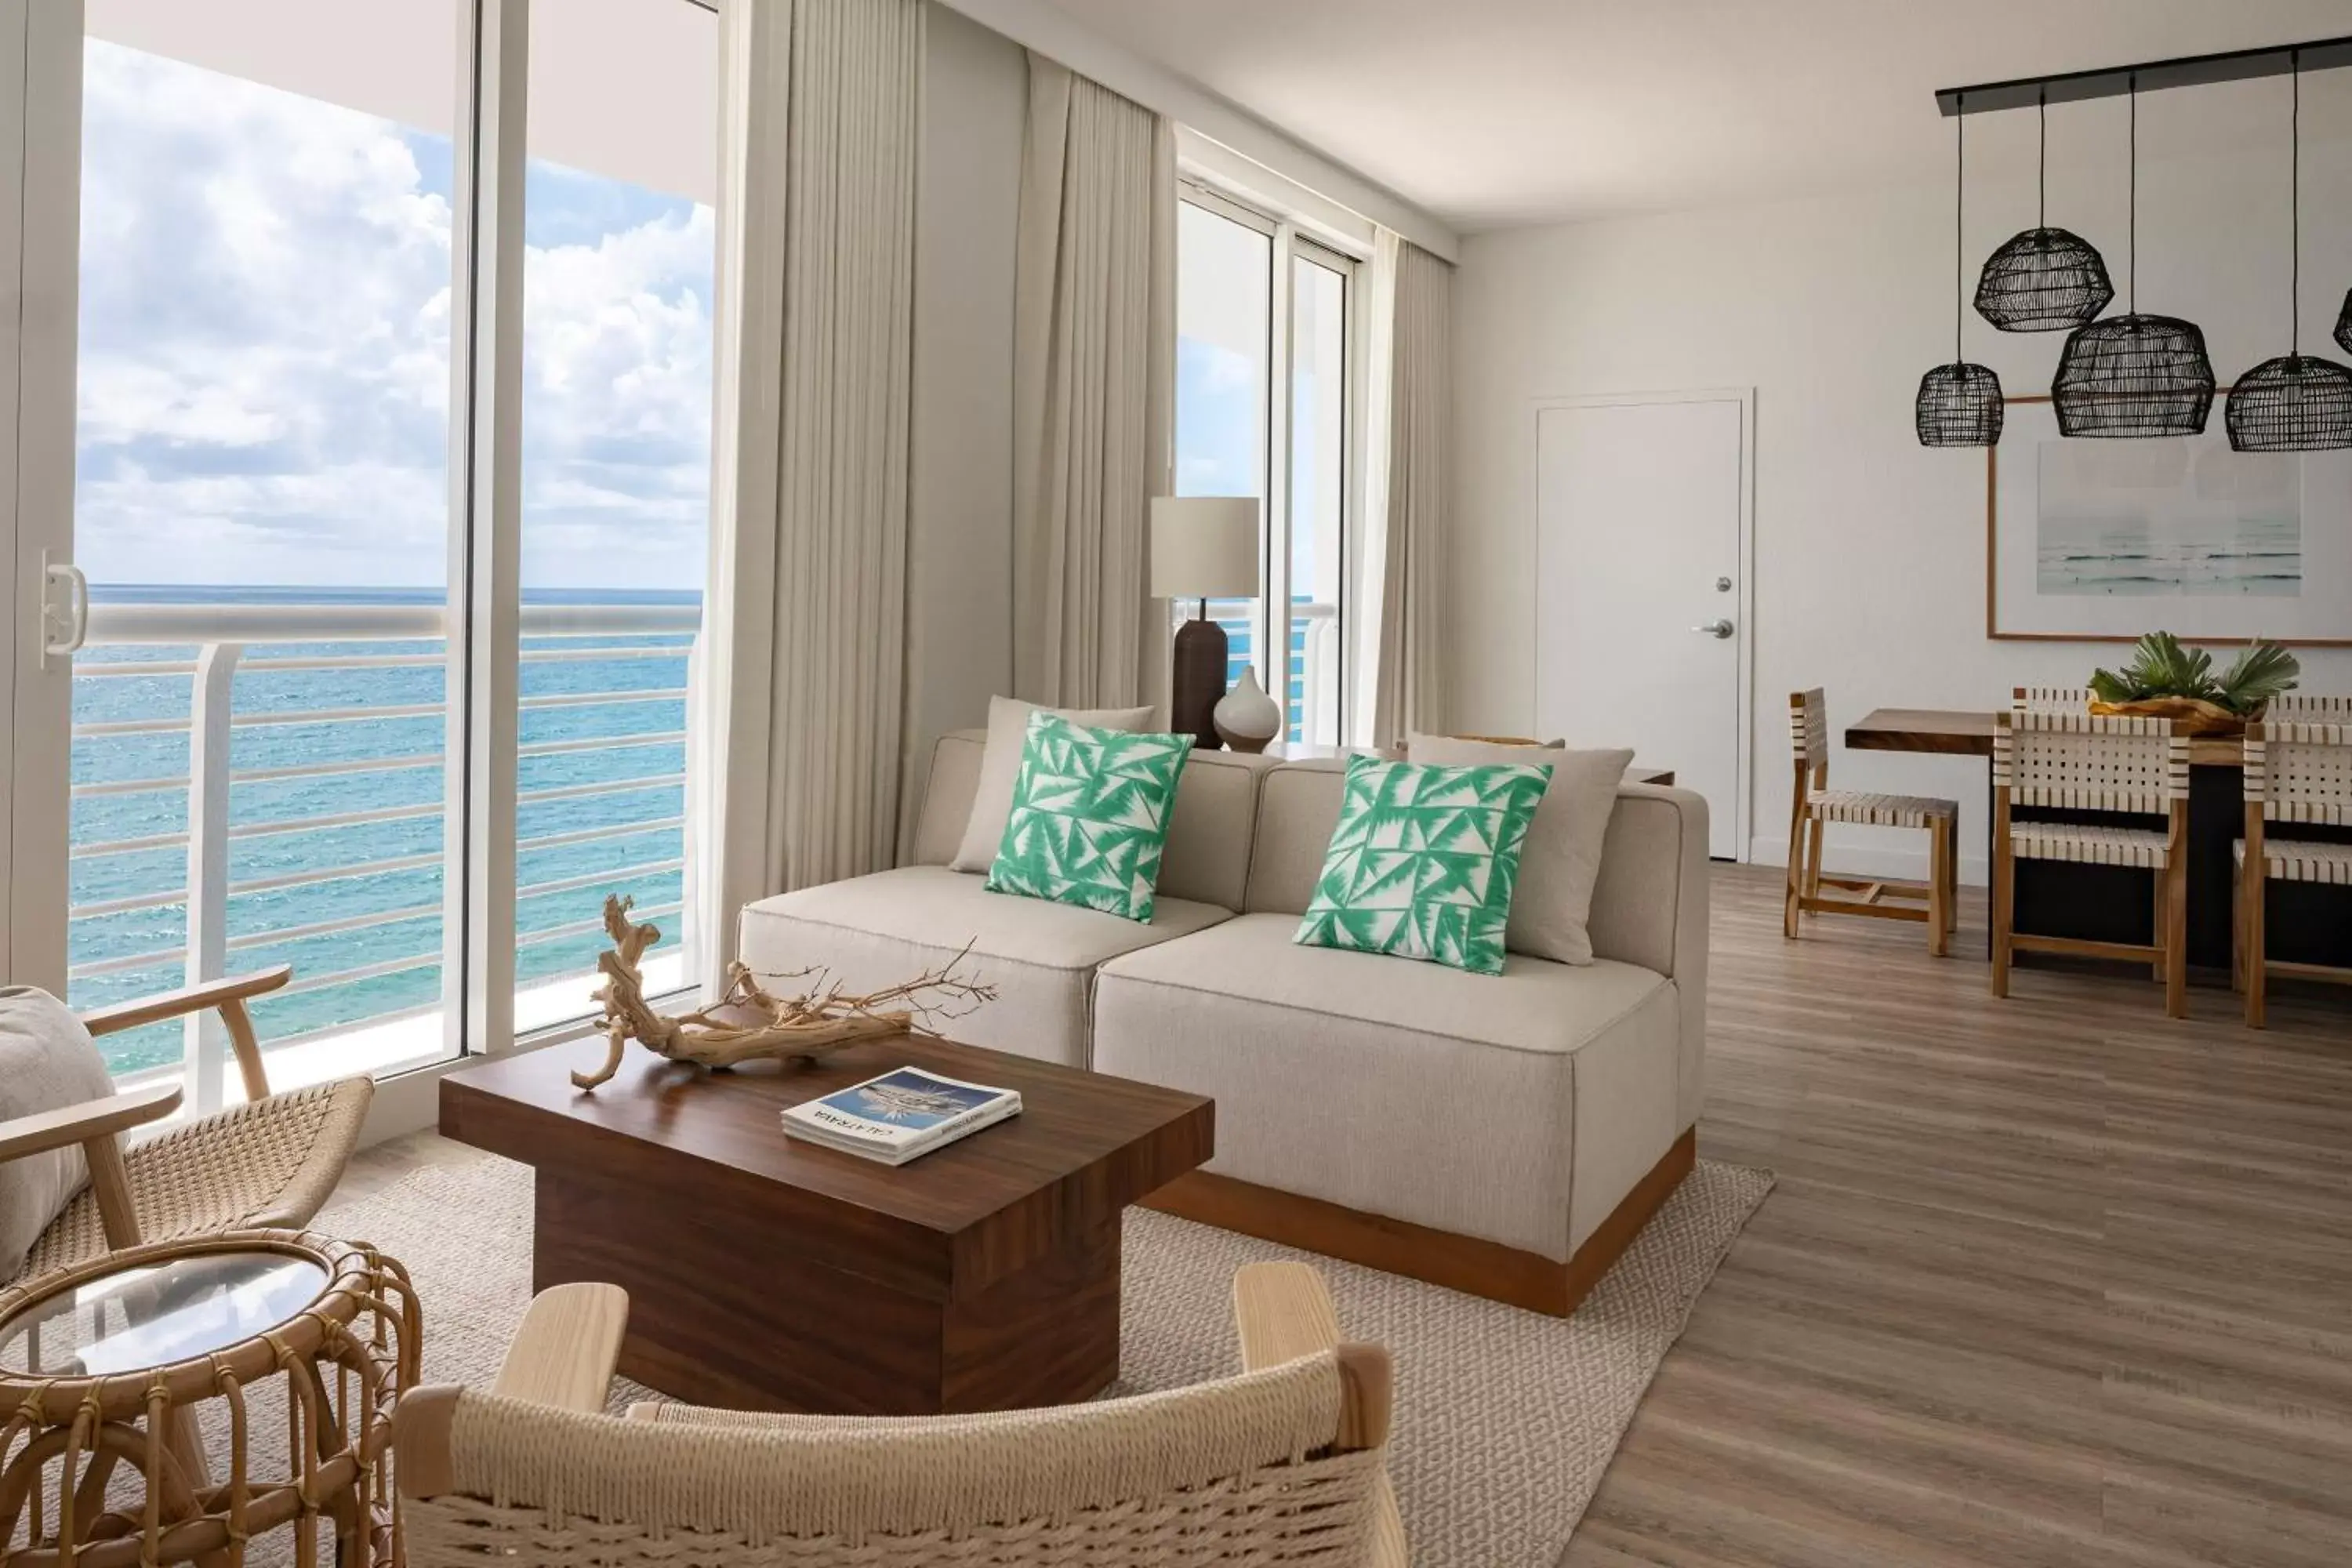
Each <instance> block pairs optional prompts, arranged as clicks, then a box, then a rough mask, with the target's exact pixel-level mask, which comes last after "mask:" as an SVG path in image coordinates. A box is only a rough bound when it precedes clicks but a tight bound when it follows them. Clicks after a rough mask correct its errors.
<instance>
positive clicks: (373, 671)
mask: <svg viewBox="0 0 2352 1568" xmlns="http://www.w3.org/2000/svg"><path fill="white" fill-rule="evenodd" d="M92 598H93V601H94V602H96V603H98V604H100V605H105V604H110V603H112V604H121V603H144V604H156V603H202V604H224V605H226V604H236V605H250V604H304V605H318V604H336V605H426V604H436V603H439V602H441V595H439V594H438V593H436V592H433V591H428V590H401V589H340V590H319V589H310V588H304V589H285V588H194V589H181V588H173V589H152V588H127V587H112V588H110V587H104V586H94V587H93V589H92ZM526 599H527V600H528V601H529V602H531V603H561V604H572V605H648V604H656V605H696V606H698V605H699V603H700V595H697V594H692V593H685V594H674V593H650V592H647V593H628V592H612V593H562V594H538V593H527V594H526ZM691 641H692V638H691V637H688V636H686V635H676V636H669V635H664V636H613V637H595V638H577V637H563V638H526V639H525V640H524V648H525V650H526V652H529V651H530V650H532V649H536V648H551V647H562V648H567V649H584V650H590V656H589V657H585V658H565V659H560V660H544V661H541V660H530V659H527V660H526V661H525V662H524V664H523V665H522V669H521V684H522V691H523V694H524V695H525V696H526V697H531V696H541V695H558V694H566V693H572V694H582V695H590V694H600V693H612V694H614V696H613V700H609V701H593V702H585V703H582V704H578V705H565V706H558V707H551V708H539V709H526V710H524V711H523V713H522V716H521V720H520V729H521V740H522V743H523V744H524V745H525V746H530V745H533V744H537V743H541V742H596V741H613V742H625V741H626V740H627V739H629V738H630V737H632V736H643V735H659V734H667V733H675V732H677V731H683V730H684V729H685V727H686V711H685V704H684V702H683V700H680V699H677V698H652V699H646V698H639V699H635V700H632V699H631V698H630V695H629V694H631V693H635V692H662V691H671V690H676V689H681V688H683V687H684V686H685V685H686V679H687V656H688V646H689V644H690V643H691ZM648 648H651V649H659V650H662V651H661V652H658V653H656V654H653V655H650V656H646V655H642V654H635V653H629V652H625V651H623V650H632V649H648ZM673 650H674V651H673ZM196 651H197V650H196V649H195V648H194V647H188V646H181V647H154V646H143V645H128V646H92V647H88V648H86V649H85V650H84V651H83V652H82V653H81V654H79V655H78V656H77V658H76V670H77V679H75V682H74V719H75V722H76V723H77V724H78V725H79V724H98V723H110V722H121V721H136V720H154V719H177V720H184V719H186V718H187V717H188V715H189V709H190V702H191V696H192V687H193V680H194V678H193V677H192V676H190V675H188V674H185V673H180V674H172V673H163V672H159V673H157V674H154V675H152V676H149V675H126V676H104V677H91V676H89V675H88V674H87V673H85V672H87V671H88V670H89V669H90V668H93V667H95V666H98V665H101V664H103V665H107V666H110V667H115V668H120V667H121V666H122V665H126V664H129V665H142V664H152V665H159V666H160V665H169V664H172V663H175V662H185V661H188V660H190V659H193V658H194V657H195V656H196ZM444 651H445V650H444V648H443V647H442V645H441V643H440V642H438V641H437V640H435V641H424V640H417V641H406V642H389V641H380V640H362V641H351V642H320V643H302V644H253V645H249V646H248V647H247V648H246V650H245V655H244V658H245V659H246V660H248V661H250V660H261V659H268V658H314V657H326V656H347V655H348V656H360V657H372V656H383V655H393V654H408V655H428V656H433V657H434V662H432V663H430V664H425V665H415V666H392V667H383V666H362V667H359V668H328V669H271V668H267V667H255V666H253V665H251V664H247V663H241V664H240V666H239V668H238V670H237V673H236V677H235V680H234V684H233V688H232V711H233V712H234V713H235V714H236V715H237V716H239V717H248V716H251V715H256V714H262V713H268V712H291V711H298V710H319V709H338V710H341V709H358V710H367V709H383V708H398V707H404V706H412V705H416V704H425V703H437V702H440V701H442V700H443V699H444V697H445V691H444V680H445V679H446V677H445V670H444V667H443V665H442V664H441V662H439V656H441V655H442V654H443V653H444ZM597 654H602V655H604V657H602V658H598V657H595V655H597ZM445 730H446V720H445V719H444V717H443V715H441V714H439V713H432V714H422V715H411V716H405V717H401V716H393V717H383V718H375V717H368V716H364V715H362V716H353V717H346V718H339V719H332V720H326V721H310V722H296V723H278V724H250V725H244V726H240V727H238V728H237V729H236V731H234V735H233V739H232V742H231V749H230V756H231V766H232V767H233V768H234V769H235V770H236V772H237V773H241V774H242V773H251V772H257V771H266V770H270V769H276V768H283V767H289V766H295V765H301V764H311V763H342V762H362V761H375V760H385V759H396V760H399V761H400V762H401V763H402V764H403V765H402V766H400V767H398V768H397V769H394V770H391V771H382V772H369V773H329V774H325V775H321V776H314V777H308V778H299V779H288V780H268V779H243V780H240V781H238V782H236V783H234V784H232V786H231V789H230V800H229V822H230V831H231V835H232V837H231V839H230V853H229V877H230V884H231V892H230V897H229V903H228V934H229V938H230V940H231V941H232V942H237V941H239V940H240V939H250V940H249V942H248V945H245V946H241V947H238V948H236V949H234V950H233V951H232V952H231V953H230V955H229V963H230V968H231V969H232V971H235V970H240V969H251V968H258V967H262V966H264V965H268V964H272V963H292V964H293V965H294V966H295V978H296V980H297V981H298V983H299V982H300V981H302V980H303V979H305V978H316V977H323V976H327V975H330V974H334V973H341V972H344V971H348V970H354V969H362V968H373V967H375V966H379V965H383V966H391V965H400V966H401V967H397V968H394V970H393V971H392V972H391V973H377V974H371V975H367V976H363V977H357V978H353V979H351V980H348V981H344V982H342V983H340V984H331V985H327V986H324V987H322V988H320V989H317V990H310V991H305V992H302V993H300V994H296V995H291V996H278V997H269V998H264V999H263V1000H262V1001H261V1002H259V1003H258V1004H257V1006H256V1008H255V1015H254V1016H255V1023H256V1026H257V1028H258V1030H259V1032H260V1033H261V1035H262V1037H263V1038H264V1040H265V1042H272V1041H284V1040H288V1039H290V1038H293V1037H298V1036H304V1035H309V1034H311V1033H314V1032H317V1031H320V1030H326V1029H331V1028H334V1027H337V1026H348V1025H353V1024H358V1023H362V1022H364V1021H367V1020H371V1019H377V1018H382V1017H386V1016H394V1015H398V1014H403V1013H408V1012H414V1011H417V1010H421V1009H425V1008H429V1007H432V1006H434V1005H436V1004H437V1003H438V1001H439V999H440V995H441V988H442V974H441V963H440V956H441V942H442V919H441V909H440V904H441V898H442V891H443V868H442V866H441V865H440V863H439V859H438V857H439V854H440V851H441V849H442V834H443V820H442V810H441V807H442V802H443V796H444V792H445V790H446V781H445V776H444V769H443V763H444V760H445V750H446V732H445ZM685 767H686V758H685V748H684V747H683V745H682V744H679V743H677V742H662V743H656V744H649V745H638V746H622V745H617V744H616V745H614V746H612V747H605V746H599V745H593V744H592V745H588V746H585V747H583V748H582V749H578V750H568V751H562V752H554V753H551V754H548V755H542V756H526V757H524V758H522V759H521V760H520V763H519V770H520V777H519V784H518V788H519V790H520V791H521V792H524V793H529V792H530V791H533V790H541V789H554V788H561V787H563V786H567V785H575V784H608V783H610V784H626V786H627V787H625V788H624V789H622V790H619V791H617V792H615V793H611V794H598V795H587V796H583V797H576V798H570V799H558V800H549V801H540V802H525V803H524V804H522V805H520V808H519V809H518V812H517V821H516V824H515V828H516V833H517V836H518V838H519V839H520V840H521V841H523V842H524V843H525V844H528V842H529V841H530V840H532V839H535V838H547V837H555V836H564V835H571V834H574V833H578V832H581V831H583V830H592V829H603V828H616V829H621V830H623V831H621V832H620V833H618V834H617V835H616V836H614V837H596V838H593V839H590V840H588V841H586V842H582V843H572V844H555V845H549V846H547V847H541V848H529V847H526V848H524V849H522V850H521V851H520V854H519V857H518V861H519V864H518V874H517V883H518V887H519V889H530V888H531V887H533V886H538V885H543V884H548V883H567V884H568V883H573V882H577V883H579V884H581V885H579V886H576V887H567V888H565V889H562V890H559V891H553V892H548V893H544V894H539V895H528V894H526V895H525V896H521V897H520V898H519V900H518V903H517V910H516V934H517V942H516V974H517V980H518V984H530V983H531V982H534V981H541V980H546V979H549V978H551V977H555V976H561V975H564V974H572V973H578V974H583V975H584V974H586V973H589V972H590V971H592V970H593V966H594V962H595V955H596V953H597V952H599V951H601V950H602V948H603V947H604V942H603V939H602V935H601V933H598V932H593V931H592V932H586V933H580V934H572V935H564V936H558V937H553V938H548V937H546V936H545V935H543V933H546V932H549V931H554V930H556V929H557V928H560V927H564V926H568V925H572V924H575V923H577V922H579V921H586V920H593V918H594V917H595V916H596V915H597V914H598V913H599V911H600V910H601V909H602V906H603V903H604V896H605V894H606V893H608V892H616V893H625V894H629V895H632V896H634V897H635V899H636V900H637V902H638V904H639V905H640V906H641V907H644V908H655V907H658V906H663V905H668V904H674V903H676V902H677V901H678V900H679V898H680V896H681V893H682V890H683V879H682V876H681V873H680V872H679V871H678V870H677V869H675V868H665V867H667V863H669V862H673V861H676V860H678V859H680V858H682V857H683V854H684V842H683V830H682V829H681V828H680V827H678V826H675V824H674V819H676V818H678V817H680V816H683V814H684V812H685ZM187 768H188V736H187V733H186V732H185V731H175V732H162V733H134V734H128V735H121V734H100V735H80V736H77V737H76V738H75V741H74V743H73V759H72V770H73V779H74V782H75V783H76V784H100V783H106V782H116V781H162V782H160V783H159V784H158V785H157V787H152V788H142V789H138V790H135V791H131V792H128V793H123V794H110V795H78V796H77V797H76V799H75V801H74V804H73V818H72V830H71V837H72V843H73V846H74V851H75V854H74V859H73V863H72V902H73V904H74V906H75V907H76V909H78V910H87V909H88V908H89V906H93V905H96V906H104V905H106V904H109V903H112V902H117V901H123V900H144V899H150V898H154V897H158V896H165V897H164V900H163V901H162V902H158V903H153V904H151V905H148V906H146V907H142V908H137V909H132V910H118V911H113V912H90V913H82V914H78V915H76V916H75V917H74V918H73V919H72V920H71V921H70V924H69V926H68V956H69V962H70V963H72V964H73V965H75V966H77V967H79V966H83V965H89V964H99V963H107V962H109V961H119V960H125V959H131V958H135V957H137V956H139V955H141V954H145V953H153V952H159V951H163V950H168V949H173V948H177V947H181V946H183V945H184V943H185V942H186V939H187V918H188V917H187V905H186V897H185V895H186V888H187V850H186V849H185V848H184V847H158V848H149V849H134V850H131V851H127V852H120V853H104V854H93V853H89V850H91V849H92V848H94V847H99V846H101V845H104V844H108V843H115V842H120V841H121V840H125V839H136V838H146V837H155V836H159V835H165V834H173V833H181V832H185V831H186V829H187V826H188V820H187V812H188V791H187V786H186V783H185V780H186V777H187ZM408 806H414V807H418V808H421V809H420V814H419V815H417V816H404V817H402V818H399V819H397V820H394V821H389V822H375V823H361V824H353V825H349V826H336V827H328V828H320V829H316V830H310V831H303V832H290V833H257V832H253V831H251V830H252V829H254V828H257V827H260V826H266V825H268V824H271V823H276V822H279V821H284V820H288V819H294V820H301V819H309V818H314V817H323V816H341V815H344V814H347V813H352V812H362V811H374V810H380V809H385V808H397V807H408ZM665 824H671V825H669V826H664V825H665ZM240 829H242V830H245V831H243V832H240ZM424 858H430V859H429V860H426V861H425V863H420V864H414V865H404V866H402V867H399V868H393V869H384V870H376V871H372V872H368V873H366V874H363V875H353V876H344V877H337V878H334V879H331V880H322V881H317V882H310V883H307V884H304V885H301V886H297V887H290V888H283V887H281V888H271V887H268V886H266V884H267V883H268V882H270V881H272V880H274V879H280V878H285V877H289V876H296V875H301V874H305V873H314V872H321V871H333V870H336V869H339V868H357V867H363V866H368V865H373V864H374V863H376V862H381V861H386V860H397V861H409V860H419V859H424ZM256 884H265V885H259V886H257V885H256ZM241 885H242V890H240V886H241ZM384 913H392V914H397V915H400V917H401V918H399V919H397V920H395V921H390V922H387V923H384V924H381V925H370V926H364V927H362V928H361V929H359V930H356V931H339V932H333V933H329V934H322V935H314V936H310V937H299V936H297V937H280V936H278V933H280V932H289V931H296V930H298V929H299V928H302V927H307V926H311V925H315V924H319V923H322V922H327V921H340V920H343V919H347V918H350V917H353V916H360V915H371V914H384ZM656 923H658V924H660V925H661V926H662V927H663V929H664V931H665V932H666V933H674V932H675V931H676V930H677V920H676V919H675V917H670V918H667V919H659V920H657V921H656ZM671 940H673V941H674V940H675V936H674V934H673V935H672V936H671ZM183 977H184V971H183V967H182V963H181V961H180V960H178V959H176V958H174V959H170V960H166V961H163V962H159V963H150V964H142V965H138V966H136V967H132V968H128V969H121V970H113V971H110V972H108V973H98V974H85V975H81V976H79V977H77V978H75V979H74V980H72V981H71V983H70V985H69V995H70V998H71V1000H72V1001H73V1003H74V1004H75V1005H78V1006H89V1005H98V1004H100V1003H104V1002H110V1001H116V1000H121V999H123V998H127V997H131V996H136V995H142V994H148V993H151V992H154V991H159V990H166V989H169V988H170V987H172V986H173V985H176V984H181V982H182V979H183ZM107 1044H108V1046H109V1047H110V1049H109V1057H110V1061H111V1064H112V1066H113V1067H114V1068H115V1070H117V1071H118V1072H123V1071H131V1070H136V1069H138V1068H148V1067H156V1066H162V1065H164V1064H166V1063H168V1062H171V1061H173V1060H176V1059H177V1058H178V1057H179V1054H180V1050H181V1036H180V1031H179V1028H178V1026H176V1025H164V1026H156V1027H154V1028H152V1029H146V1030H139V1031H135V1032H132V1033H131V1034H126V1035H123V1036H120V1037H110V1039H109V1041H108V1042H107Z"/></svg>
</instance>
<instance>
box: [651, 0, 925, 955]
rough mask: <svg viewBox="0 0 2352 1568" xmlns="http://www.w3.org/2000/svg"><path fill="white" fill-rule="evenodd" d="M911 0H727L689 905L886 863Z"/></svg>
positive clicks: (914, 16)
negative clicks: (704, 867)
mask: <svg viewBox="0 0 2352 1568" xmlns="http://www.w3.org/2000/svg"><path fill="white" fill-rule="evenodd" d="M923 16H924V4H923V0H726V4H725V5H723V6H722V10H721V17H722V26H723V28H724V34H725V38H724V47H723V57H722V58H723V59H724V61H725V66H724V69H725V72H726V76H725V80H724V82H723V84H722V92H721V98H722V104H723V108H722V115H723V119H722V123H721V148H720V158H721V164H722V166H721V172H720V188H721V195H720V202H719V226H720V233H719V305H718V311H719V364H718V383H719V390H718V407H717V417H716V424H717V428H716V432H715V435H716V441H715V447H716V457H715V465H716V471H715V473H714V475H713V483H712V488H711V489H712V511H713V516H712V520H711V531H710V533H711V549H712V552H713V553H714V557H715V559H714V562H713V568H714V569H713V571H712V572H711V574H710V581H711V582H712V583H713V584H716V587H715V588H714V591H713V592H712V594H711V596H710V604H709V606H708V607H707V609H706V613H705V622H704V633H703V648H702V650H701V654H700V668H699V669H698V681H699V688H700V695H701V698H702V700H705V701H706V702H707V704H708V712H709V723H708V724H707V725H706V727H705V730H704V733H706V734H707V735H709V736H710V737H711V738H712V739H711V742H710V747H711V750H710V752H709V754H707V755H706V756H703V757H701V758H698V762H699V763H701V764H702V765H701V766H700V767H699V769H698V773H697V777H698V798H697V806H698V814H697V820H698V823H699V824H701V825H703V830H704V831H708V832H709V833H711V834H712V835H713V838H712V844H713V847H714V850H715V852H714V853H713V854H711V855H710V856H709V858H708V860H707V862H706V863H707V864H709V866H711V867H712V868H715V875H710V876H709V877H708V878H707V879H705V880H702V881H698V884H697V886H696V889H695V891H694V894H693V897H694V901H695V908H696V910H698V913H699V914H700V915H701V917H702V919H703V920H704V922H705V923H704V925H703V928H702V929H704V930H706V931H709V932H710V933H711V934H712V936H713V938H714V939H715V940H714V941H712V942H709V943H708V944H706V951H707V952H709V953H710V954H711V955H712V958H711V965H710V969H709V973H708V974H707V975H706V979H709V978H715V977H717V976H718V975H719V973H722V972H723V966H724V963H725V961H726V959H727V958H729V957H731V956H732V953H733V951H734V928H735V917H736V914H737V913H738V911H740V910H741V909H742V907H743V905H745V904H746V903H749V902H751V901H752V900H756V899H759V898H761V897H764V896H765V895H767V894H770V893H773V892H778V891H782V890H785V889H793V888H800V887H806V886H809V885H811V884H814V883H818V882H825V881H831V880H834V879H838V878H842V877H849V876H855V875H857V874H859V873H862V872H866V871H874V870H879V869H881V868H885V867H887V866H888V865H889V864H890V863H891V852H892V847H893V843H894V840H895V837H896V833H897V809H898V749H899V742H900V736H899V728H900V715H901V711H902V709H903V707H904V692H903V686H904V663H905V647H906V584H907V482H908V410H909V405H910V397H911V385H912V358H913V350H912V341H913V312H914V237H915V173H916V168H915V160H916V148H917V142H918V132H919V123H920V111H921V92H922V55H923Z"/></svg>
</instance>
